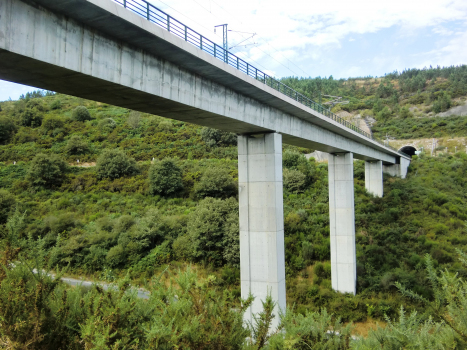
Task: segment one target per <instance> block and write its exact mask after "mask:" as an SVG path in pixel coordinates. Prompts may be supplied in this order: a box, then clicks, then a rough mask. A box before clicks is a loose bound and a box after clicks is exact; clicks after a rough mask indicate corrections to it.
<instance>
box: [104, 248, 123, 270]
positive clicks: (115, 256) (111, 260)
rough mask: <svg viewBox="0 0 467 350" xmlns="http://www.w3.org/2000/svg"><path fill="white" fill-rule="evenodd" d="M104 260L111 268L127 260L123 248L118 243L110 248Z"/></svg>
mask: <svg viewBox="0 0 467 350" xmlns="http://www.w3.org/2000/svg"><path fill="white" fill-rule="evenodd" d="M105 260H106V263H107V265H108V266H109V267H111V268H115V267H121V266H123V265H125V262H126V260H127V258H126V252H125V248H123V246H121V245H120V244H119V245H116V246H114V247H112V248H110V250H109V252H108V253H107V256H106V257H105Z"/></svg>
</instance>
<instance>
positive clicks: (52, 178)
mask: <svg viewBox="0 0 467 350" xmlns="http://www.w3.org/2000/svg"><path fill="white" fill-rule="evenodd" d="M67 168H68V166H67V164H66V163H65V161H63V160H62V159H60V158H59V156H58V155H56V154H52V155H47V154H43V153H40V154H38V155H36V156H35V157H34V159H33V160H32V161H31V164H30V166H29V171H28V174H27V176H26V179H27V180H28V181H29V182H31V183H32V184H33V185H34V186H42V187H47V188H53V187H59V186H60V185H61V184H62V182H63V180H64V178H65V172H66V170H67Z"/></svg>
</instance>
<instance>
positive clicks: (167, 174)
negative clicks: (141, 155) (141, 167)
mask: <svg viewBox="0 0 467 350" xmlns="http://www.w3.org/2000/svg"><path fill="white" fill-rule="evenodd" d="M182 189H183V182H182V171H181V169H180V168H179V167H178V166H177V165H176V164H175V162H174V161H173V160H172V159H164V160H163V161H161V162H157V163H155V164H153V165H152V166H151V168H150V169H149V193H151V194H153V195H155V194H158V195H162V196H169V195H173V194H175V193H177V192H179V191H180V190H182Z"/></svg>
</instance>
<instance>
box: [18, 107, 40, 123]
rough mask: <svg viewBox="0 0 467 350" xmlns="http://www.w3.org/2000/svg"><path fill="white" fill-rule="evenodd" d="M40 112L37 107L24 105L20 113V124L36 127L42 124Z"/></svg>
mask: <svg viewBox="0 0 467 350" xmlns="http://www.w3.org/2000/svg"><path fill="white" fill-rule="evenodd" d="M42 118H43V115H42V112H41V111H40V110H39V109H37V108H30V107H26V109H25V110H24V112H23V113H22V114H21V125H23V126H30V127H32V128H37V127H39V126H41V124H42Z"/></svg>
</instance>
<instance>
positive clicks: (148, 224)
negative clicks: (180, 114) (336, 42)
mask: <svg viewBox="0 0 467 350" xmlns="http://www.w3.org/2000/svg"><path fill="white" fill-rule="evenodd" d="M319 81H321V83H319ZM284 82H287V83H290V85H291V86H292V87H294V88H297V89H301V90H302V92H303V93H306V94H308V95H309V96H311V97H316V96H315V92H316V84H318V83H319V84H322V87H321V91H322V93H323V94H329V95H339V96H343V97H344V98H346V99H349V101H350V103H349V104H347V105H337V106H335V107H334V108H333V111H335V112H336V113H339V112H340V111H345V112H347V113H349V114H351V115H352V116H353V117H355V116H356V115H360V116H361V117H362V118H367V120H370V119H374V120H375V122H374V124H373V131H374V133H375V135H379V136H382V135H383V133H386V132H390V131H391V132H392V134H391V136H394V137H396V138H398V139H411V142H412V141H413V140H412V139H418V138H431V137H433V136H435V137H441V136H446V137H453V136H457V137H459V139H460V140H465V138H464V137H465V136H467V129H466V128H467V118H465V117H460V116H449V117H443V116H437V115H439V113H443V111H444V112H445V111H448V110H450V109H451V108H452V107H455V106H456V105H459V106H460V105H462V103H464V102H463V101H465V100H466V96H467V68H466V67H465V66H463V67H457V68H444V69H430V70H425V71H415V70H414V71H407V72H403V73H401V74H389V75H387V76H386V77H385V78H381V79H380V78H378V79H375V78H366V79H363V78H359V79H348V80H339V81H336V80H333V79H332V78H329V79H293V78H289V79H284ZM438 104H439V105H441V107H439V108H440V109H439V111H438V107H437V106H438ZM80 106H84V107H86V108H82V107H80ZM78 107H79V108H78ZM0 108H1V111H0V143H1V145H0V162H1V163H0V225H2V226H1V230H2V239H3V242H5V241H6V239H7V238H6V237H7V236H8V235H7V232H9V231H8V230H9V228H8V227H7V226H6V225H5V223H6V222H7V219H8V218H10V220H13V219H12V218H14V219H15V220H18V217H20V216H21V215H22V214H23V213H24V222H23V223H22V224H21V225H20V228H19V229H18V234H19V239H20V240H21V241H24V242H26V241H27V238H28V237H29V240H30V241H31V240H32V241H33V242H40V246H41V247H42V249H43V250H44V254H45V255H46V256H47V258H46V261H47V262H48V263H49V264H50V265H51V266H53V268H54V269H60V268H66V269H67V273H68V274H71V275H82V276H89V277H94V278H97V279H103V280H108V281H112V280H119V279H120V278H123V277H124V276H125V275H127V274H128V277H129V278H130V279H131V280H132V281H133V283H135V284H139V285H146V284H147V283H149V284H150V285H151V286H152V287H154V285H153V284H154V283H155V282H154V281H155V280H154V278H155V277H157V276H163V277H161V278H163V279H164V281H165V282H164V283H169V282H168V281H169V278H168V277H164V276H165V274H167V273H169V274H174V275H178V274H180V270H179V269H181V270H183V269H185V267H186V266H188V265H192V266H193V268H194V269H195V270H196V271H197V273H198V276H200V277H199V278H207V279H209V278H210V277H208V276H215V282H213V283H214V285H216V286H217V287H219V288H220V289H225V290H228V291H230V292H231V293H232V296H233V299H232V300H233V301H232V303H233V305H237V306H238V305H239V300H238V297H239V295H240V286H239V269H238V264H239V252H238V202H237V176H238V172H237V160H236V158H237V149H236V138H235V135H232V134H229V133H224V132H217V131H215V130H212V129H207V128H200V127H197V126H195V125H190V124H186V123H182V122H177V121H172V120H168V119H165V118H161V117H158V116H152V115H146V114H140V113H136V112H132V111H128V110H126V109H122V108H118V107H113V106H109V105H105V104H101V103H97V102H93V101H87V100H82V99H79V98H75V97H70V96H65V95H61V94H49V95H48V96H42V95H41V94H40V93H35V94H31V95H27V96H25V97H24V98H22V99H20V100H18V101H5V102H0ZM85 110H86V111H87V112H86V111H85ZM435 110H436V111H438V112H436V111H435ZM78 111H79V113H78ZM407 111H408V112H407ZM443 123H445V124H443ZM435 124H436V125H435ZM414 126H416V128H414ZM436 135H438V136H436ZM400 142H402V143H404V142H406V141H400ZM462 142H464V141H462ZM453 147H454V146H453ZM115 149H118V150H123V152H124V154H123V155H122V154H121V153H119V155H118V157H120V158H118V159H119V161H120V162H122V163H125V164H127V165H126V168H125V169H127V170H128V169H130V170H129V171H128V172H125V171H126V170H125V171H122V172H120V173H118V174H115V173H111V172H110V170H108V169H109V168H105V163H106V161H107V160H108V158H109V154H110V155H112V157H113V156H114V153H108V152H110V150H115ZM310 152H311V150H308V149H298V148H295V147H290V146H284V155H283V160H284V217H285V244H286V274H287V297H288V304H289V305H295V310H296V312H297V313H299V314H300V313H302V314H305V313H306V312H307V311H318V310H320V309H321V308H322V307H326V308H327V310H328V312H330V313H334V314H335V315H336V316H339V317H342V319H343V320H344V321H365V320H371V319H380V320H384V315H385V314H386V315H388V316H389V317H391V318H394V317H396V316H397V315H398V311H399V309H400V305H402V304H403V305H405V307H406V309H408V310H418V311H419V312H420V314H422V315H423V314H424V313H425V314H424V317H425V316H428V313H429V311H427V310H426V309H425V308H424V307H422V305H421V304H420V303H419V302H414V301H413V300H408V299H406V298H404V297H403V296H402V295H401V294H400V293H399V292H398V291H397V288H396V287H395V285H394V282H396V281H398V282H400V283H401V284H402V285H403V286H405V287H406V288H410V289H411V290H413V291H415V292H417V293H419V294H420V295H422V296H423V297H425V298H428V299H430V298H432V297H433V290H432V285H431V284H430V283H429V282H428V281H427V279H426V277H427V275H426V271H425V269H424V263H423V257H424V255H425V254H430V255H431V256H432V257H433V261H434V266H435V267H436V268H440V269H441V268H443V269H444V268H446V269H448V270H449V271H453V272H457V273H458V274H459V276H462V277H466V276H467V270H466V269H465V267H463V266H462V265H461V264H460V263H459V262H457V253H456V251H455V249H456V248H460V249H464V250H465V246H466V244H467V238H466V237H467V236H466V233H467V226H466V224H465V222H466V220H467V214H466V213H467V191H466V189H467V188H466V186H467V185H466V182H465V174H466V171H467V155H466V153H465V147H463V148H462V147H460V148H459V149H458V152H457V153H455V154H446V153H445V152H444V153H439V154H438V156H437V157H431V156H430V155H429V153H427V152H424V153H422V154H421V155H420V156H419V157H417V156H415V157H414V158H413V161H412V164H411V166H410V168H409V173H408V176H407V179H405V180H402V179H398V178H391V177H386V176H385V179H384V193H385V195H384V197H383V198H374V197H372V196H371V195H370V194H368V193H367V192H366V191H365V186H364V163H363V162H361V161H356V162H355V173H354V176H355V209H356V232H357V261H358V295H357V296H355V297H352V296H347V295H341V294H338V293H335V292H333V291H332V290H331V281H330V262H329V259H330V252H329V215H328V189H327V164H326V163H317V162H315V160H314V159H313V158H311V159H310V160H306V158H305V157H304V154H305V153H310ZM39 153H42V154H45V156H41V157H42V158H41V159H40V161H39V160H38V156H37V154H39ZM451 153H453V152H452V151H451ZM125 155H126V156H128V157H126V156H125ZM100 156H101V157H100ZM54 157H55V158H54ZM116 157H117V156H116ZM131 158H133V160H132V159H131ZM153 158H154V160H153ZM164 159H166V160H167V159H169V160H168V161H167V162H165V161H163V160H164ZM61 160H62V161H64V163H63V164H64V165H63V164H62V163H60V161H61ZM78 160H79V163H78ZM14 163H15V164H14ZM83 163H87V164H86V166H83ZM41 164H50V165H47V166H48V167H52V165H53V167H55V168H54V170H53V172H52V171H51V175H50V178H51V179H52V180H50V179H42V180H43V181H42V180H41V176H38V175H37V174H38V172H37V169H49V168H40V167H41V166H42V165H41ZM61 164H62V165H61ZM161 167H162V168H163V167H165V168H164V169H169V168H170V169H175V170H173V171H172V172H171V173H170V174H175V175H176V174H179V178H178V177H176V176H175V175H173V176H175V177H174V179H175V180H171V181H165V182H164V181H163V180H164V179H161V178H160V177H159V178H158V177H157V176H158V175H157V174H159V172H158V171H160V169H161ZM171 176H172V175H171ZM177 176H178V175H177ZM177 179H178V180H177ZM39 180H41V181H42V182H40V181H39ZM158 181H159V182H158ZM167 183H169V184H167ZM164 186H165V187H164ZM161 188H164V190H161ZM15 212H16V213H15ZM22 244H23V243H22ZM24 247H27V245H26V243H24ZM25 249H30V248H25ZM0 277H1V276H0ZM148 281H149V282H148ZM152 287H151V288H152ZM219 295H220V294H219Z"/></svg>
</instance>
